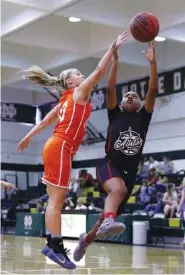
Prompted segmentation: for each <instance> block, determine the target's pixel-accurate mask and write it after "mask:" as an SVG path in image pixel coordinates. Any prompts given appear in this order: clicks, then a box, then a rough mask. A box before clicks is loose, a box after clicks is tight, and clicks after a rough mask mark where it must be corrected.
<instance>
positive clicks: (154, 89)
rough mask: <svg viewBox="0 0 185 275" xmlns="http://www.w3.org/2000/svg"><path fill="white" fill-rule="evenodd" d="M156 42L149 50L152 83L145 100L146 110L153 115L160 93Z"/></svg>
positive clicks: (147, 54) (147, 56) (147, 55)
mask: <svg viewBox="0 0 185 275" xmlns="http://www.w3.org/2000/svg"><path fill="white" fill-rule="evenodd" d="M155 45H156V43H155V41H152V44H151V47H150V48H149V49H148V51H147V53H146V54H145V55H146V58H147V59H148V60H149V62H150V81H149V89H148V92H147V94H146V99H145V109H146V111H147V112H148V113H152V112H153V109H154V104H155V99H156V96H157V93H158V75H157V61H156V55H155Z"/></svg>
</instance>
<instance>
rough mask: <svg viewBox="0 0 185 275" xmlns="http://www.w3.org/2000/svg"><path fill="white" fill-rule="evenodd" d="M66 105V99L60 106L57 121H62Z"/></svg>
mask: <svg viewBox="0 0 185 275" xmlns="http://www.w3.org/2000/svg"><path fill="white" fill-rule="evenodd" d="M67 105H68V101H65V102H64V104H63V105H62V108H61V109H60V111H59V121H60V122H62V121H63V120H64V116H65V113H66V108H67Z"/></svg>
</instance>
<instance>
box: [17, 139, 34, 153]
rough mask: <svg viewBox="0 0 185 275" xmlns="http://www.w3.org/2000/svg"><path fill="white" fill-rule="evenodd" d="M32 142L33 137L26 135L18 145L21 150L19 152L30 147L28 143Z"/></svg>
mask: <svg viewBox="0 0 185 275" xmlns="http://www.w3.org/2000/svg"><path fill="white" fill-rule="evenodd" d="M30 142H31V138H29V137H24V138H23V139H22V140H21V141H20V143H19V145H18V151H19V152H23V151H24V149H25V148H27V147H28V145H29V144H30Z"/></svg>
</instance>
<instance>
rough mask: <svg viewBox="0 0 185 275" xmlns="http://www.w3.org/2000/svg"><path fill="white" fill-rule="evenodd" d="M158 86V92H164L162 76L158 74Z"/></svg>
mask: <svg viewBox="0 0 185 275" xmlns="http://www.w3.org/2000/svg"><path fill="white" fill-rule="evenodd" d="M158 87H159V92H158V93H159V94H164V93H165V90H164V76H160V77H159V78H158Z"/></svg>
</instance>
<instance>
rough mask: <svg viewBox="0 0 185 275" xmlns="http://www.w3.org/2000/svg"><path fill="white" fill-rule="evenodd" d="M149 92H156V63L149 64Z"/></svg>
mask: <svg viewBox="0 0 185 275" xmlns="http://www.w3.org/2000/svg"><path fill="white" fill-rule="evenodd" d="M149 91H154V92H155V93H156V94H157V92H158V75H157V62H156V61H154V62H151V65H150V81H149Z"/></svg>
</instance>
